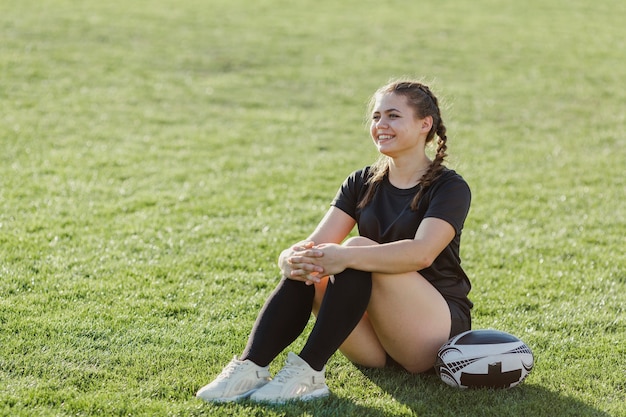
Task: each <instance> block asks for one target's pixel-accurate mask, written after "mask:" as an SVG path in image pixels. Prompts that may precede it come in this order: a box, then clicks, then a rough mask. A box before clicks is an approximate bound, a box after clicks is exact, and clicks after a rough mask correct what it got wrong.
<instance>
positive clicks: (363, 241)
mask: <svg viewBox="0 0 626 417" xmlns="http://www.w3.org/2000/svg"><path fill="white" fill-rule="evenodd" d="M377 244H378V243H377V242H375V241H373V240H372V239H369V238H367V237H363V236H354V237H351V238H349V239H347V240H346V241H345V242H343V244H342V245H343V246H369V245H377Z"/></svg>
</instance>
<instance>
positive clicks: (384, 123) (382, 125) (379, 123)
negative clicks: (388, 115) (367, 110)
mask: <svg viewBox="0 0 626 417" xmlns="http://www.w3.org/2000/svg"><path fill="white" fill-rule="evenodd" d="M374 125H375V126H376V129H383V128H386V127H389V125H388V124H387V120H385V118H383V117H381V118H380V119H378V120H377V121H376V123H375V124H374Z"/></svg>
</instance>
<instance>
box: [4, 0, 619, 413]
mask: <svg viewBox="0 0 626 417" xmlns="http://www.w3.org/2000/svg"><path fill="white" fill-rule="evenodd" d="M625 15H626V3H625V2H623V1H621V0H607V1H603V2H588V1H583V0H570V1H565V0H553V1H545V0H541V1H540V0H528V1H524V2H519V1H495V0H476V1H472V2H464V1H461V0H442V1H423V2H401V1H395V0H394V1H388V2H374V1H369V0H364V1H357V0H345V1H334V0H317V1H303V2H293V1H286V0H259V1H252V0H249V1H246V0H228V1H227V0H210V1H209V2H206V1H200V0H184V1H175V0H156V1H146V0H137V1H125V2H123V1H119V0H110V1H107V2H96V1H84V2H74V1H70V0H40V1H33V0H20V1H19V2H18V1H8V0H3V1H1V2H0V143H1V148H0V150H1V152H0V414H1V415H7V416H35V415H36V416H70V415H72V416H90V415H111V416H122V415H124V416H126V415H133V416H135V415H137V416H138V415H146V416H148V415H162V416H194V415H195V416H202V415H207V416H208V415H210V416H231V415H242V416H243V415H246V416H248V415H256V416H261V415H263V416H292V415H293V416H296V415H297V416H300V415H301V416H409V415H414V416H552V417H554V416H615V417H618V416H625V415H626V388H625V385H626V311H625V307H626V256H625V254H624V252H625V251H624V248H625V243H626V239H625V236H626V208H625V203H624V201H625V200H626V198H625V197H626V193H625V191H626V182H625V177H626V146H625V145H626V120H625V114H626V107H625V103H626V89H624V85H626V65H624V58H625V57H626V45H625V42H626V29H625V28H624V25H623V17H624V16H625ZM403 75H409V76H415V77H420V78H421V77H424V79H425V80H426V81H428V82H429V83H430V84H431V85H432V86H433V89H434V90H435V91H436V92H437V93H438V95H439V96H440V97H441V98H442V99H443V100H444V102H445V103H446V105H445V110H444V118H445V121H446V123H447V126H448V131H449V138H450V141H449V153H450V162H449V166H450V167H452V168H454V169H456V170H457V171H458V172H460V173H461V174H462V175H463V176H464V177H465V178H466V180H467V181H468V182H469V183H470V185H471V187H472V191H473V203H472V209H471V212H470V216H469V218H468V221H467V223H466V228H465V231H464V235H463V239H464V241H463V245H464V246H463V253H462V256H463V259H464V263H463V265H464V267H465V270H466V271H467V273H468V275H470V277H471V279H472V282H473V286H474V289H473V291H472V293H471V298H472V300H473V301H474V303H475V309H474V327H475V328H497V329H500V330H504V331H508V332H510V333H513V334H515V335H517V336H519V337H520V338H522V339H523V340H524V341H525V342H526V343H527V344H528V345H529V346H530V347H531V348H532V349H533V351H534V353H535V358H536V365H535V369H534V370H533V372H532V373H531V375H530V376H529V377H528V379H527V380H526V381H525V383H524V384H522V385H521V386H520V387H518V388H515V389H512V390H508V391H492V390H475V391H459V390H454V389H452V388H449V387H447V386H445V385H444V384H443V383H441V382H440V381H439V380H438V379H437V378H436V377H434V376H410V375H406V374H402V373H398V372H396V371H389V370H378V371H362V370H359V369H357V368H356V367H354V366H353V365H351V364H350V363H349V362H348V361H347V360H346V359H345V358H343V357H342V356H341V355H340V354H337V355H335V356H333V358H332V359H331V361H330V362H329V365H328V371H327V378H328V383H329V386H330V389H331V391H332V393H333V394H332V396H331V397H329V398H328V399H325V400H320V401H316V402H312V403H306V404H293V405H287V406H282V407H263V406H258V405H255V404H252V403H248V402H243V403H240V404H228V405H220V406H216V405H210V404H206V403H203V402H201V401H198V400H196V399H195V398H194V393H195V392H196V390H197V389H198V388H199V387H200V386H202V385H204V384H206V383H207V382H208V381H209V380H211V379H212V378H213V377H214V376H215V375H217V373H218V372H219V371H220V370H221V368H222V366H223V365H225V364H226V363H227V362H228V361H229V360H230V359H231V358H232V356H233V355H234V354H236V353H239V352H240V351H241V349H242V348H243V346H244V344H245V341H246V338H247V334H248V332H249V330H250V327H251V325H252V323H253V320H254V318H255V317H256V314H257V312H258V310H259V308H260V306H261V305H262V303H263V301H264V300H265V297H266V296H267V295H268V294H269V292H270V291H271V289H272V288H273V286H274V284H275V283H276V281H277V276H278V275H277V268H276V267H275V260H276V257H277V255H278V253H279V252H280V251H281V250H282V249H283V248H285V247H286V246H287V245H289V244H291V243H293V242H294V241H296V240H299V239H301V238H303V237H305V236H306V235H307V234H308V233H309V232H310V231H311V230H312V228H313V227H314V226H315V225H316V223H317V221H318V220H319V219H320V218H321V216H322V215H323V213H324V212H325V210H326V208H327V207H328V204H329V202H330V200H331V199H332V197H333V196H334V193H335V191H336V189H337V187H338V186H339V184H340V183H341V182H342V181H343V179H344V178H345V177H346V176H347V175H348V174H349V173H350V172H351V171H353V170H355V169H358V168H361V167H362V166H364V165H367V164H368V163H370V162H372V161H373V160H374V158H375V156H376V155H375V150H374V147H373V146H372V145H371V144H370V141H369V137H368V133H367V129H366V128H365V125H364V113H365V103H366V101H367V100H368V98H369V96H370V94H371V93H372V92H373V91H374V90H375V89H376V88H377V87H378V86H379V85H381V84H383V83H385V82H386V81H387V80H388V79H389V78H392V77H397V76H403ZM303 341H304V339H299V340H298V341H296V342H295V344H294V346H293V347H292V350H294V351H298V349H299V348H300V347H301V346H302V343H303ZM283 361H284V355H283V356H281V357H279V358H278V361H277V362H276V363H275V364H274V365H273V366H272V371H273V372H275V371H277V370H278V369H279V367H280V366H281V365H282V362H283Z"/></svg>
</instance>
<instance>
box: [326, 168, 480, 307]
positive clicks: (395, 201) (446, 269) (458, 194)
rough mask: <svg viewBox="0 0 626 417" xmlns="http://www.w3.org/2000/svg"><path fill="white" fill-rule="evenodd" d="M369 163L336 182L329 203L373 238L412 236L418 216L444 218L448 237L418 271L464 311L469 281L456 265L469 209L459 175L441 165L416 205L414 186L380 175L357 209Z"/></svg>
mask: <svg viewBox="0 0 626 417" xmlns="http://www.w3.org/2000/svg"><path fill="white" fill-rule="evenodd" d="M368 175H369V167H365V168H364V169H361V170H359V171H355V172H353V173H352V174H351V175H350V176H349V177H348V178H347V179H346V180H345V181H344V183H343V184H342V185H341V188H340V189H339V191H338V192H337V196H336V197H335V199H334V200H333V202H332V205H333V206H335V207H337V208H339V209H341V210H342V211H344V212H345V213H347V214H348V215H349V216H350V217H352V218H353V219H355V220H356V222H357V226H358V229H359V234H360V235H361V236H365V237H367V238H369V239H372V240H374V241H376V242H378V243H388V242H394V241H398V240H403V239H414V238H415V233H416V232H417V228H418V227H419V225H420V223H421V222H422V220H423V219H425V218H427V217H436V218H438V219H442V220H445V221H446V222H448V223H450V224H451V225H452V227H454V230H455V231H456V234H455V236H454V239H452V241H451V242H450V244H448V246H446V248H445V249H444V250H443V251H442V252H441V254H439V256H438V257H437V258H436V259H435V260H434V262H433V263H432V265H431V266H430V267H428V268H425V269H422V270H421V271H419V273H420V274H422V275H423V276H424V278H426V279H427V280H428V281H429V282H430V283H431V284H432V285H433V286H434V287H435V288H436V289H437V290H438V291H439V292H440V293H441V294H442V295H443V297H444V298H445V299H446V300H447V301H448V302H451V301H452V302H454V303H455V304H457V305H458V306H459V307H461V308H462V310H464V311H465V313H466V314H468V315H469V311H470V309H471V308H472V302H471V301H470V300H469V299H468V298H467V294H468V293H469V291H470V289H471V284H470V281H469V279H468V277H467V275H466V274H465V272H464V271H463V269H462V268H461V258H460V256H459V245H460V242H461V231H462V229H463V224H464V222H465V218H466V217H467V213H468V212H469V207H470V200H471V193H470V189H469V186H468V185H467V183H466V182H465V180H464V179H463V178H462V177H461V176H460V175H459V174H457V173H456V172H455V171H453V170H450V169H447V168H444V171H443V173H442V174H441V175H440V176H439V178H437V180H435V181H434V182H433V184H431V186H430V187H428V189H427V190H426V192H425V193H424V195H422V197H421V198H420V200H419V203H418V207H417V210H415V211H413V210H411V201H412V200H413V197H414V196H415V194H416V193H417V192H418V191H419V187H420V185H417V186H415V187H413V188H409V189H400V188H396V187H394V186H393V185H392V184H391V183H390V182H389V180H388V178H387V177H385V178H384V179H383V180H382V181H381V183H380V184H379V186H378V189H377V191H376V193H375V194H374V197H373V199H372V200H371V201H370V202H369V203H368V204H367V205H366V206H365V207H364V208H362V209H360V208H357V204H358V203H359V201H361V199H362V198H363V196H364V195H365V191H366V190H367V186H366V181H367V178H368Z"/></svg>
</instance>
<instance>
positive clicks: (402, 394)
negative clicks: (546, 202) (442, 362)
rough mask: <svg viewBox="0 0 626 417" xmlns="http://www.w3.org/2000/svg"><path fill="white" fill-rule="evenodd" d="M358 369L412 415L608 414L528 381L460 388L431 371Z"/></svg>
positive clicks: (371, 412) (604, 416) (553, 416)
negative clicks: (504, 387) (504, 386)
mask: <svg viewBox="0 0 626 417" xmlns="http://www.w3.org/2000/svg"><path fill="white" fill-rule="evenodd" d="M360 371H361V372H362V373H363V375H364V376H365V377H366V378H367V379H369V380H370V381H372V383H374V384H375V385H376V386H378V387H379V388H380V389H381V390H382V391H383V392H385V393H386V394H388V395H389V396H391V397H392V398H393V399H394V400H395V401H397V402H399V403H401V404H403V405H405V406H406V407H407V408H409V409H410V410H411V414H413V415H419V416H447V415H454V416H460V415H467V416H478V415H481V416H533V417H540V416H550V417H556V416H559V417H561V416H577V417H578V416H590V417H591V416H596V417H609V414H607V413H605V412H603V411H600V410H598V409H595V408H593V407H591V406H589V405H588V404H585V403H583V402H581V401H579V400H576V399H572V398H569V397H566V396H563V395H561V394H559V393H558V392H554V391H550V390H547V389H545V388H543V387H540V386H537V385H532V384H528V383H523V384H521V385H519V386H517V387H515V388H512V389H508V390H502V389H476V390H461V389H457V388H452V387H449V386H447V385H446V384H444V383H443V382H441V381H440V380H439V377H437V376H436V375H435V374H434V373H433V374H424V375H411V374H409V373H406V372H403V371H400V370H395V369H382V370H381V369H361V370H360ZM363 412H364V413H363V414H361V415H372V416H377V415H384V413H383V414H381V413H377V412H376V411H374V410H363Z"/></svg>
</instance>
